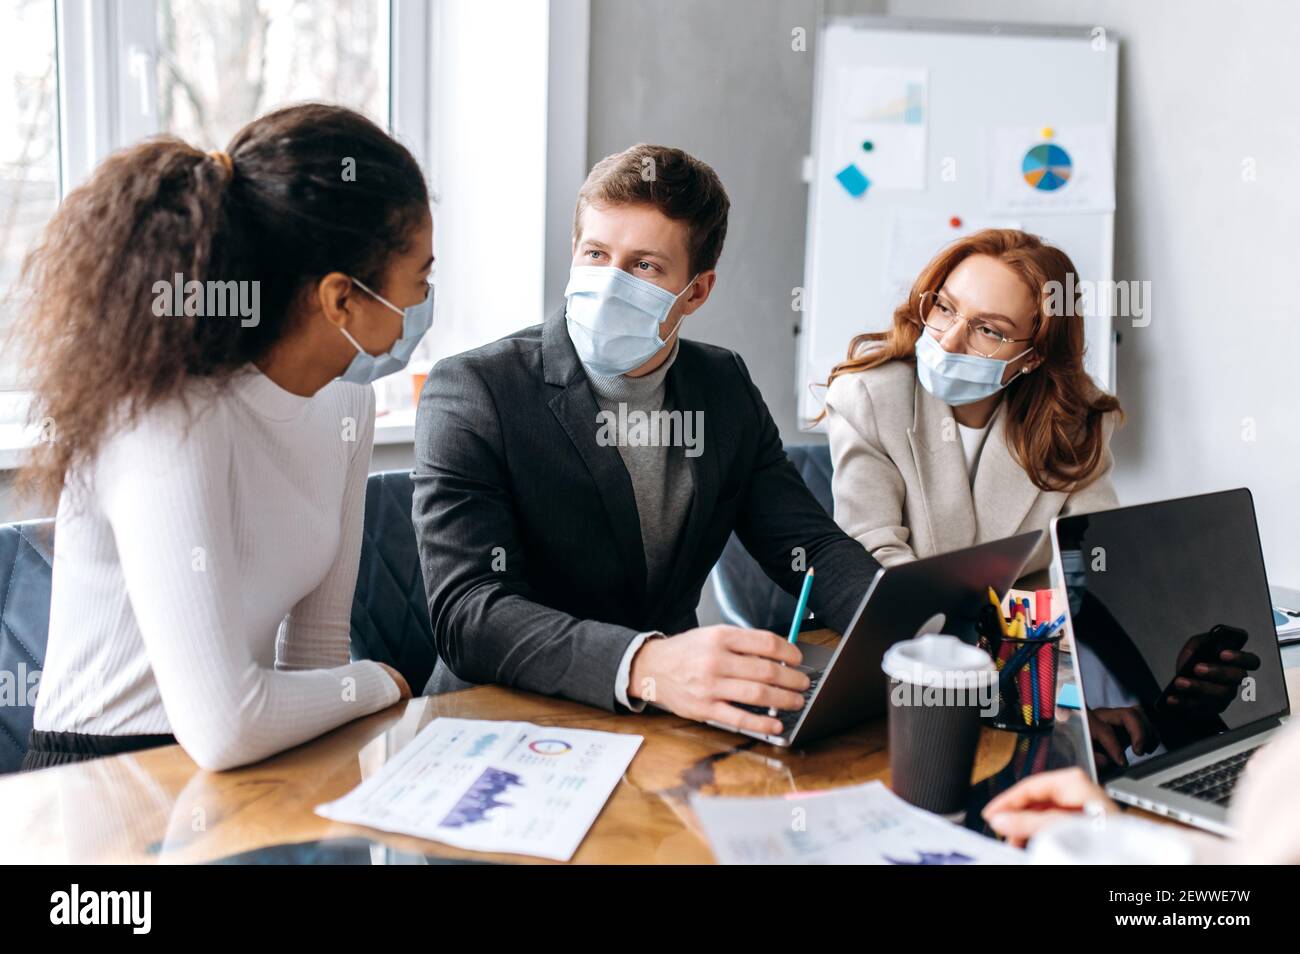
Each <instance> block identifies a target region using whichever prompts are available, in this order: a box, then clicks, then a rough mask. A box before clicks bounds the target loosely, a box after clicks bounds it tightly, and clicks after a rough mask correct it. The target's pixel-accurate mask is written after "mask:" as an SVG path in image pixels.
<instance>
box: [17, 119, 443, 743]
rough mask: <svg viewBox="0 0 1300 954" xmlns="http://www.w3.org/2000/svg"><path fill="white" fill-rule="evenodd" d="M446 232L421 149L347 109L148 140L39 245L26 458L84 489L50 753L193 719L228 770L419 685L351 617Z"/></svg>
mask: <svg viewBox="0 0 1300 954" xmlns="http://www.w3.org/2000/svg"><path fill="white" fill-rule="evenodd" d="M431 249H432V222H431V217H430V212H429V197H428V191H427V189H426V187H425V183H424V179H423V176H422V175H421V173H420V169H419V166H418V165H417V163H416V162H415V160H414V159H413V158H412V157H411V155H410V153H409V152H407V150H406V149H404V148H403V147H402V146H401V145H399V144H398V143H397V142H395V141H394V140H393V139H392V138H391V137H389V136H388V135H387V134H386V133H385V132H384V131H383V130H382V129H380V128H379V127H377V126H376V125H375V124H374V123H372V122H370V121H369V120H367V119H365V118H364V117H362V116H360V115H359V114H357V113H354V112H351V111H350V110H346V109H342V108H338V107H332V106H324V105H306V106H296V107H291V108H287V109H282V110H279V111H277V112H274V113H271V114H269V115H267V116H263V117H262V118H260V119H257V120H255V121H254V122H252V123H250V124H248V125H247V126H245V127H244V128H243V129H242V130H241V131H240V132H239V133H238V134H236V136H235V137H234V139H233V140H232V141H231V143H230V145H229V146H228V147H227V149H226V150H225V151H223V152H214V153H204V152H202V151H200V150H198V149H194V148H192V147H190V146H188V145H186V144H185V143H183V142H181V141H179V140H177V139H170V138H164V139H158V140H153V141H149V142H145V143H143V144H141V145H138V146H135V147H132V148H130V149H127V150H125V151H123V152H120V153H118V154H116V155H114V156H112V157H110V158H109V159H108V160H106V161H105V162H104V163H103V164H102V165H101V166H100V167H99V169H98V170H97V171H96V172H95V174H94V176H93V177H92V179H91V180H90V181H89V182H88V183H87V184H86V185H84V186H82V187H81V188H79V189H77V190H76V191H74V192H73V193H71V194H70V195H69V196H68V197H67V199H66V200H65V201H64V203H63V204H62V206H61V207H60V209H59V210H58V212H57V213H56V215H55V216H54V218H53V220H52V221H51V222H50V224H49V227H48V229H47V231H46V233H45V235H44V238H43V240H42V243H41V245H40V246H39V247H38V248H37V249H36V250H35V251H33V252H32V254H31V255H30V256H29V258H28V260H27V262H26V264H25V266H24V280H25V283H26V284H27V285H28V286H29V287H30V289H31V299H30V305H29V312H28V315H27V318H26V321H25V322H24V324H23V327H22V331H21V334H22V336H23V338H24V341H25V344H26V345H27V348H28V360H27V367H29V368H31V369H32V375H33V381H32V383H31V387H32V390H33V393H34V403H33V411H32V414H33V418H34V420H35V421H36V422H37V423H39V424H40V425H41V430H42V433H43V434H44V435H45V437H46V438H47V439H46V440H45V441H43V442H42V443H41V444H40V445H39V446H38V448H37V450H36V452H35V453H34V455H33V456H32V458H31V459H30V461H29V462H28V464H27V467H26V470H25V471H24V473H23V475H22V480H23V482H24V483H25V485H26V486H27V487H29V488H31V489H34V490H35V491H37V492H40V493H42V494H44V495H45V496H46V497H47V499H50V500H53V498H55V497H57V498H58V510H57V520H56V546H57V550H56V557H55V563H54V583H53V597H52V601H51V609H50V637H49V650H48V655H47V658H46V665H45V670H44V673H43V675H42V680H41V687H40V694H39V698H38V701H37V704H36V713H35V728H34V730H33V732H32V739H31V744H30V749H29V752H28V755H27V758H26V760H25V762H24V767H26V768H37V767H42V766H45V765H53V764H60V763H63V762H70V761H80V760H82V759H86V758H94V757H97V756H100V755H106V754H110V753H115V752H122V751H131V750H134V749H140V748H146V747H149V746H153V745H161V744H165V743H168V742H172V741H179V742H180V744H181V745H182V746H184V748H185V749H186V751H187V752H188V753H189V755H190V756H191V757H192V758H193V759H194V761H195V762H197V763H198V764H199V765H201V766H202V767H204V768H207V769H225V768H230V767H233V766H237V765H242V764H245V763H248V762H252V761H256V760H258V759H261V758H264V757H266V756H268V755H270V754H272V753H275V752H278V751H280V750H282V749H286V748H289V747H290V746H293V745H297V744H298V743H300V742H303V741H305V740H307V739H310V738H312V737H314V736H316V735H319V734H320V733H322V732H325V731H327V730H329V729H332V728H334V727H335V726H338V725H340V724H341V723H344V722H347V721H350V720H352V719H355V718H358V717H359V716H363V715H366V714H368V713H370V712H374V711H376V710H378V709H381V708H384V707H385V706H388V705H390V704H392V703H394V702H396V701H398V699H399V698H405V697H407V696H409V694H410V690H409V688H408V687H407V686H406V683H405V681H404V680H403V679H402V677H401V676H400V675H399V674H398V673H397V672H396V671H394V670H392V669H390V668H388V667H386V666H384V665H382V664H379V663H375V662H355V663H350V662H349V661H348V660H349V652H348V641H349V617H350V608H351V602H352V591H353V587H354V584H355V580H356V574H357V564H358V559H359V553H360V541H361V521H362V510H363V501H364V491H365V481H366V474H367V470H368V465H369V461H370V451H371V438H372V436H373V431H374V392H373V389H371V388H370V387H369V386H368V382H369V381H371V380H374V379H375V378H376V377H378V376H380V375H382V374H386V373H388V372H390V371H393V370H396V369H398V368H400V367H401V366H402V365H403V364H404V363H405V361H406V359H408V358H409V357H410V353H411V350H412V349H413V348H414V347H415V344H416V343H417V342H418V341H419V339H420V337H421V335H422V334H423V333H424V331H425V329H427V327H428V323H429V319H430V316H431V314H432V305H433V300H432V290H431V288H430V287H429V285H428V276H429V273H430V269H431V268H432V262H433V256H432V252H431ZM340 378H342V379H343V380H339V379H340Z"/></svg>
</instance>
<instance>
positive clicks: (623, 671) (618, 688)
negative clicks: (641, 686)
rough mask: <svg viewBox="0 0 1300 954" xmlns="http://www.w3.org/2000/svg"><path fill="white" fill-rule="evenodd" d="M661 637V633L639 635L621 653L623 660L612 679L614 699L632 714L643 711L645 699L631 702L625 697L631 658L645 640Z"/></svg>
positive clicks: (629, 677) (630, 669)
mask: <svg viewBox="0 0 1300 954" xmlns="http://www.w3.org/2000/svg"><path fill="white" fill-rule="evenodd" d="M663 635H664V634H663V633H658V632H654V633H641V634H640V635H638V636H636V637H635V638H634V639H633V640H632V642H630V643H628V644H627V649H625V650H624V651H623V659H622V661H621V662H620V663H619V664H618V675H617V676H615V677H614V698H615V699H616V700H618V704H619V705H621V706H625V707H627V708H628V709H631V710H632V711H633V712H644V711H645V707H646V700H645V699H637V700H635V701H633V700H631V699H629V698H628V696H627V685H628V681H629V680H630V679H631V677H632V657H633V656H635V655H636V651H637V650H638V649H640V648H641V645H642V644H643V643H644V642H645V641H646V640H647V639H650V638H651V637H654V638H656V639H658V638H662V637H663Z"/></svg>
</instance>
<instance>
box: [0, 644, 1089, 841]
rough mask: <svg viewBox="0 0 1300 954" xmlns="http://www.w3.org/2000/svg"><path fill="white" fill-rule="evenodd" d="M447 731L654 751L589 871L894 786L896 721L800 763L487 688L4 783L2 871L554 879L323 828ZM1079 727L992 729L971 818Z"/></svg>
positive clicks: (981, 757)
mask: <svg viewBox="0 0 1300 954" xmlns="http://www.w3.org/2000/svg"><path fill="white" fill-rule="evenodd" d="M803 638H804V639H805V640H807V641H809V642H819V643H832V642H834V641H835V640H836V639H837V638H838V637H836V636H835V634H833V633H831V632H830V631H829V630H821V631H818V632H815V633H809V634H806V635H805V636H804V637H803ZM1062 662H1063V665H1064V666H1065V667H1066V670H1065V672H1063V674H1062V675H1063V676H1064V677H1067V678H1068V676H1069V669H1068V666H1069V657H1068V655H1063V657H1062ZM439 716H455V717H461V718H471V719H509V720H520V721H530V722H535V723H539V724H543V725H564V726H571V727H577V728H584V729H599V730H604V731H608V732H629V733H636V734H640V735H642V736H644V738H645V741H644V742H643V744H642V746H641V749H640V751H639V752H638V753H637V755H636V758H635V759H634V760H633V761H632V764H631V765H630V766H629V768H628V771H627V774H626V775H625V776H624V778H623V779H622V780H621V781H620V782H619V784H618V786H617V787H616V788H615V789H614V791H613V794H612V795H611V796H610V799H609V801H608V802H607V803H606V805H605V808H604V810H603V811H602V812H601V814H600V816H599V817H598V818H597V819H596V822H595V823H594V825H593V826H592V828H591V831H590V832H589V833H588V835H587V837H586V839H585V840H584V841H583V843H582V845H581V847H580V848H579V849H578V851H577V853H576V854H575V855H574V858H573V860H574V861H575V862H587V863H598V864H599V863H640V864H649V863H671V864H683V863H697V862H700V863H708V862H711V861H712V860H713V857H712V853H711V852H710V851H709V848H708V845H707V844H706V843H705V841H704V840H703V838H702V837H701V836H700V835H699V834H698V830H697V826H696V825H695V822H694V818H693V815H692V813H691V811H690V807H689V802H688V796H689V795H690V794H691V793H693V792H699V793H702V794H705V795H723V794H725V795H781V794H787V793H792V792H804V791H813V790H817V789H824V788H833V787H837V786H842V785H850V784H856V783H860V782H866V781H870V780H873V779H880V780H882V781H884V782H886V783H888V781H889V753H888V751H887V729H886V724H885V720H884V719H883V718H881V719H879V720H876V721H873V722H870V723H867V724H864V725H862V726H859V727H858V728H855V729H852V730H850V731H847V732H844V733H841V734H839V735H836V736H834V737H831V738H829V739H824V740H822V741H821V742H818V743H815V744H813V745H811V746H809V747H808V748H807V749H805V750H802V751H791V750H787V749H781V748H777V747H775V746H771V745H768V744H766V743H762V742H758V741H755V740H751V739H749V738H746V737H744V736H739V735H735V734H732V733H729V732H724V731H721V730H718V729H713V728H709V727H708V726H704V725H701V724H699V723H694V722H690V721H687V720H684V719H680V718H677V717H676V716H673V715H670V714H667V713H662V712H659V713H647V714H643V715H627V714H624V715H615V714H613V713H608V712H603V711H601V710H597V709H593V708H590V707H588V706H584V705H580V704H578V703H572V702H567V701H564V700H558V699H551V698H547V697H543V696H537V695H533V694H531V693H527V692H520V691H517V690H512V689H503V688H500V687H497V686H482V687H478V688H474V689H466V690H464V691H461V692H453V693H448V694H445V695H441V696H432V697H421V698H417V699H413V700H410V701H408V702H403V703H398V704H397V705H394V706H392V707H390V708H388V709H385V710H383V711H381V712H377V713H374V714H373V715H370V716H368V717H366V718H364V719H359V720H357V721H356V722H353V723H350V724H348V725H346V726H343V727H341V728H339V729H336V730H335V731H333V732H330V733H328V734H327V735H324V736H322V737H320V738H319V739H316V740H314V741H311V742H308V743H306V744H304V745H301V746H299V747H297V748H295V749H292V750H290V751H288V752H284V753H281V754H280V755H277V756H275V757H273V758H270V759H267V760H265V761H263V762H260V763H257V764H256V765H253V766H250V767H248V768H244V769H238V770H234V771H229V772H219V773H213V772H205V771H203V770H201V769H199V768H198V766H196V765H195V764H194V762H193V761H191V760H190V758H189V757H188V756H187V755H186V754H185V752H184V750H183V749H181V748H180V746H175V745H173V746H166V747H164V748H158V749H151V750H148V751H144V752H138V753H134V754H128V755H119V756H115V757H112V758H106V759H99V760H97V761H94V762H87V763H82V764H79V765H69V766H62V767H59V768H53V769H46V770H44V771H40V772H32V773H25V774H17V775H11V776H6V777H4V778H0V862H3V863H14V862H27V863H73V864H83V863H100V862H104V863H122V862H125V863H163V864H167V863H190V862H204V861H213V860H216V859H220V858H224V857H227V856H231V855H235V854H239V853H242V852H247V851H250V850H252V849H258V848H264V847H267V846H273V845H283V844H287V843H298V842H312V841H316V840H322V839H342V838H351V839H358V838H360V839H369V840H370V842H371V844H370V850H369V855H368V857H371V858H372V859H374V860H376V861H378V860H383V858H385V857H387V858H389V859H390V860H391V859H393V858H405V859H407V860H410V859H411V858H414V859H417V860H426V859H428V858H430V857H433V858H472V859H480V860H495V861H507V862H537V863H548V862H541V861H540V860H539V859H533V858H526V857H523V856H519V855H491V854H482V853H477V852H469V851H462V850H460V849H456V848H452V847H450V846H447V845H442V844H439V843H437V842H432V841H425V840H423V839H419V838H412V837H407V836H402V835H393V834H389V833H386V832H379V831H375V830H372V829H366V828H359V827H357V826H353V825H346V824H341V823H337V822H333V821H329V820H327V819H324V818H321V817H319V816H317V815H315V814H314V813H313V811H312V809H313V808H314V806H316V805H318V804H321V803H322V802H327V801H330V800H333V799H335V798H338V797H340V796H341V795H343V794H344V793H346V792H348V791H349V790H351V789H352V788H353V787H355V786H356V785H357V784H358V783H359V782H360V781H361V779H362V778H363V777H364V776H369V775H370V774H372V773H373V772H374V771H375V770H376V769H377V768H378V766H380V765H382V764H383V762H384V760H385V759H386V758H388V757H389V756H391V755H392V754H393V753H394V752H396V751H397V750H398V749H400V748H401V747H402V745H404V744H405V743H407V742H409V741H410V740H411V739H412V738H413V737H414V735H415V733H416V732H418V731H419V730H420V729H421V728H422V727H423V726H424V725H426V724H427V723H428V722H429V720H431V719H434V718H437V717H439ZM1079 719H1080V714H1079V713H1078V712H1077V711H1072V710H1064V709H1058V712H1057V725H1056V727H1055V728H1054V729H1053V730H1052V731H1050V732H1047V733H1044V734H1041V735H1036V736H1028V735H1026V736H1020V735H1017V734H1015V733H1011V732H1001V731H997V730H993V729H983V730H982V734H981V739H980V744H979V750H978V753H977V755H976V759H975V766H974V771H973V774H972V783H973V784H972V798H971V802H970V805H969V808H968V816H967V817H968V819H969V820H970V821H971V823H974V820H975V819H976V818H977V817H978V813H979V809H980V808H981V807H982V806H983V804H984V803H985V802H986V801H987V800H988V798H990V797H991V796H992V794H994V793H995V792H996V791H1000V790H1002V789H1003V788H1006V787H1007V786H1009V785H1010V784H1012V783H1013V782H1014V781H1016V780H1017V779H1018V778H1019V777H1023V776H1024V775H1025V774H1028V773H1029V772H1033V771H1041V770H1043V769H1047V768H1058V767H1061V766H1063V765H1070V764H1074V763H1075V762H1076V761H1077V760H1078V758H1079V757H1080V755H1081V754H1082V752H1081V747H1082V744H1083V741H1082V740H1083V734H1082V729H1081V726H1080V724H1079ZM352 843H353V844H355V841H354V842H352ZM362 844H363V845H364V844H365V842H362ZM376 851H378V853H379V854H378V855H376V854H375V852H376ZM365 857H367V855H366V854H365V853H364V852H363V859H364V858H365Z"/></svg>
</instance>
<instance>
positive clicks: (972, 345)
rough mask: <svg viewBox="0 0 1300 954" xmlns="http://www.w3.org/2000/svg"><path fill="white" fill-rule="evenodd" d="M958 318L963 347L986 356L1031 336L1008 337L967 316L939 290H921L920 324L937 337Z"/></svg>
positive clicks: (1026, 339) (946, 331)
mask: <svg viewBox="0 0 1300 954" xmlns="http://www.w3.org/2000/svg"><path fill="white" fill-rule="evenodd" d="M959 321H962V322H965V323H966V347H967V348H969V349H970V350H971V351H974V352H975V353H976V354H980V355H983V356H984V357H986V358H991V357H993V355H995V354H997V353H998V351H999V350H1000V349H1001V348H1002V346H1003V345H1007V344H1012V343H1014V342H1017V341H1030V340H1032V338H1008V337H1007V336H1006V335H1004V334H1003V333H1002V332H1000V331H998V329H997V328H995V327H993V326H992V325H990V324H988V323H987V322H984V321H981V320H980V319H979V318H978V317H975V318H968V317H967V316H965V315H963V314H962V313H961V312H959V311H958V310H957V309H956V308H954V307H953V304H952V302H950V301H948V300H947V299H946V298H943V297H942V296H941V295H940V294H939V293H938V292H933V291H928V292H922V293H921V324H923V325H925V327H926V328H928V329H930V331H932V332H934V335H935V337H936V338H942V337H943V336H944V335H945V334H947V333H948V329H949V328H951V327H952V326H953V325H954V324H956V323H957V322H959Z"/></svg>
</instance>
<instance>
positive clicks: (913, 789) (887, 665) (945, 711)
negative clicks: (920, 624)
mask: <svg viewBox="0 0 1300 954" xmlns="http://www.w3.org/2000/svg"><path fill="white" fill-rule="evenodd" d="M881 668H883V669H884V671H885V674H886V675H887V676H889V699H888V710H889V772H890V777H891V783H890V787H891V788H892V789H893V790H894V793H895V794H897V795H898V796H899V797H900V798H902V799H905V800H906V801H908V802H911V803H912V804H913V805H915V806H917V807H918V808H924V809H925V810H927V811H931V812H936V813H939V814H944V815H947V814H952V813H954V812H958V811H960V810H962V809H963V808H965V806H966V801H967V796H968V795H969V793H970V784H971V783H970V777H971V769H972V767H973V766H974V764H975V749H976V747H977V746H978V744H979V734H980V716H981V715H986V714H988V713H989V710H990V709H991V708H996V706H997V705H998V691H997V669H996V667H995V666H994V665H993V660H992V659H991V658H989V654H988V653H986V652H984V650H982V649H979V648H977V647H975V646H970V645H968V644H966V643H963V642H962V641H961V640H960V639H958V638H957V637H955V636H943V635H933V634H932V635H927V636H918V637H916V638H915V639H909V640H905V641H904V642H901V643H896V644H895V645H893V646H892V647H890V649H889V651H888V652H886V653H885V657H884V659H883V660H882V661H881Z"/></svg>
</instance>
